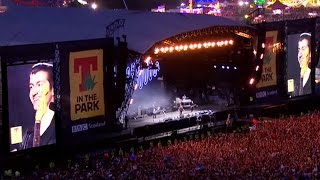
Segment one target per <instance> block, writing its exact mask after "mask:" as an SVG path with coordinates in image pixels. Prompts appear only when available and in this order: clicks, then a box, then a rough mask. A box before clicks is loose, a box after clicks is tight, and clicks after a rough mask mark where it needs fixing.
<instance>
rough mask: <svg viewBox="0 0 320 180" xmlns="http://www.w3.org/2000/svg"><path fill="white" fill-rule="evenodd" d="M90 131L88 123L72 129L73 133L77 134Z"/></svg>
mask: <svg viewBox="0 0 320 180" xmlns="http://www.w3.org/2000/svg"><path fill="white" fill-rule="evenodd" d="M88 129H89V128H88V124H87V123H85V124H78V125H75V126H72V127H71V131H72V133H77V132H81V131H87V130H88Z"/></svg>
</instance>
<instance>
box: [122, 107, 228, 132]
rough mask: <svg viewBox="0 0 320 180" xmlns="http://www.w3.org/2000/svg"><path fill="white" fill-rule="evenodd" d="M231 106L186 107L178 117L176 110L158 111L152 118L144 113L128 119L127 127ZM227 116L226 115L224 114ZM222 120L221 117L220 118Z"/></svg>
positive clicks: (176, 118)
mask: <svg viewBox="0 0 320 180" xmlns="http://www.w3.org/2000/svg"><path fill="white" fill-rule="evenodd" d="M231 109H233V108H232V107H229V108H228V107H222V106H218V105H210V106H203V107H198V108H195V109H194V110H193V111H192V112H191V110H190V109H186V110H185V111H183V113H182V116H181V117H180V112H179V111H178V110H176V111H172V112H165V113H162V112H161V113H159V114H157V115H156V118H153V116H152V115H145V116H143V117H138V118H136V117H134V118H131V119H129V123H128V128H130V129H133V128H136V127H141V126H145V125H151V124H157V123H163V122H169V121H179V120H180V119H183V118H190V117H197V116H199V115H200V116H201V114H206V113H211V114H214V113H216V112H221V111H225V110H231ZM226 117H227V116H226ZM220 120H223V119H220Z"/></svg>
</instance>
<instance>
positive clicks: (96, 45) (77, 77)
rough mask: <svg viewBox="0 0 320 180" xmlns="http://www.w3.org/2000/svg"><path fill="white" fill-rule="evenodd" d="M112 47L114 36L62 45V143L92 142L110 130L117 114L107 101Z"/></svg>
mask: <svg viewBox="0 0 320 180" xmlns="http://www.w3.org/2000/svg"><path fill="white" fill-rule="evenodd" d="M113 48H114V44H113V39H93V40H85V41H75V42H65V43H61V44H59V52H60V59H61V66H60V67H61V68H60V74H61V84H60V87H61V110H60V111H61V114H60V115H61V116H60V118H61V123H62V134H63V136H62V137H61V140H62V142H63V146H71V147H72V146H73V145H74V144H79V145H80V144H86V143H88V142H93V141H95V140H96V139H97V138H100V137H103V136H105V135H103V134H102V133H104V134H108V133H109V132H110V131H109V128H110V127H111V125H110V124H112V120H114V118H113V117H114V116H115V111H114V109H113V106H112V103H108V102H109V101H110V99H111V98H112V92H113V84H114V83H112V82H113V78H114V76H113V75H114V73H113V71H112V70H113V64H112V63H113V52H114V49H113ZM107 69H108V70H109V71H107Z"/></svg>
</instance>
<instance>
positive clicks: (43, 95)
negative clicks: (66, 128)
mask: <svg viewBox="0 0 320 180" xmlns="http://www.w3.org/2000/svg"><path fill="white" fill-rule="evenodd" d="M7 76H8V77H7V78H8V104H9V107H8V108H9V112H8V113H9V128H10V136H9V137H10V151H11V152H13V151H19V150H23V149H29V148H34V147H39V146H45V145H50V144H55V143H56V130H55V119H54V115H55V112H54V104H53V103H54V89H53V88H54V83H53V65H52V63H37V64H24V65H15V66H8V68H7Z"/></svg>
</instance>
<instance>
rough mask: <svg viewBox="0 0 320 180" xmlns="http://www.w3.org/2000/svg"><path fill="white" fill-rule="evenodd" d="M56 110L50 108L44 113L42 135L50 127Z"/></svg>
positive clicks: (41, 125)
mask: <svg viewBox="0 0 320 180" xmlns="http://www.w3.org/2000/svg"><path fill="white" fill-rule="evenodd" d="M53 116H54V111H52V110H51V109H49V108H48V110H47V112H46V113H45V114H44V115H43V117H42V119H41V123H40V136H42V134H43V133H44V132H45V131H46V130H47V129H48V127H49V126H50V124H51V121H52V120H53Z"/></svg>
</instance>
